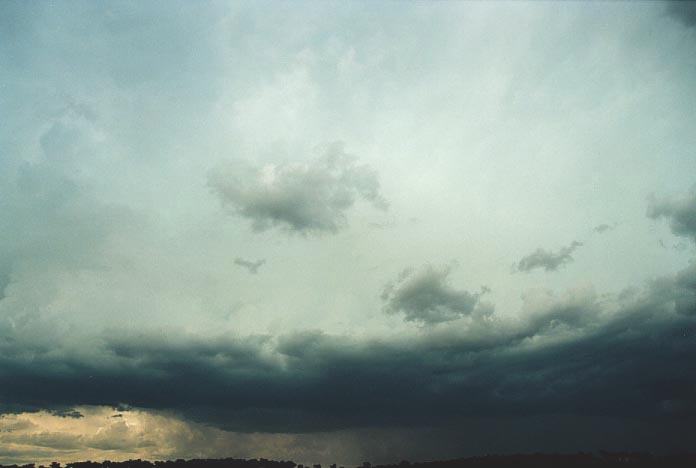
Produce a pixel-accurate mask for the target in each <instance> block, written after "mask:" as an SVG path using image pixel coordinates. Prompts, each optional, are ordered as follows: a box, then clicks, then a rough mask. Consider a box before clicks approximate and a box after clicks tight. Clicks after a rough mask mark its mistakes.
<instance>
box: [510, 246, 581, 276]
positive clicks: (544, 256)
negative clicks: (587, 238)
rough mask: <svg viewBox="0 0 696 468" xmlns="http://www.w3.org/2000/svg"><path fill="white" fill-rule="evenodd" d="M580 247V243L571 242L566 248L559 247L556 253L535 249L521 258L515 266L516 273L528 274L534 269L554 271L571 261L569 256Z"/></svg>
mask: <svg viewBox="0 0 696 468" xmlns="http://www.w3.org/2000/svg"><path fill="white" fill-rule="evenodd" d="M580 246H582V242H578V241H573V242H571V244H570V245H568V246H566V247H561V248H560V249H559V250H558V252H553V251H550V250H546V249H542V248H541V247H540V248H538V249H536V250H535V251H534V252H532V253H531V254H529V255H527V256H525V257H523V258H522V259H521V260H520V261H519V262H518V263H517V264H516V269H517V270H518V271H524V272H528V271H531V270H534V269H535V268H543V269H544V271H556V270H557V269H558V268H559V267H561V266H563V265H565V264H566V263H570V262H572V261H573V257H572V256H571V254H572V253H573V252H574V251H575V250H576V249H577V248H578V247H580Z"/></svg>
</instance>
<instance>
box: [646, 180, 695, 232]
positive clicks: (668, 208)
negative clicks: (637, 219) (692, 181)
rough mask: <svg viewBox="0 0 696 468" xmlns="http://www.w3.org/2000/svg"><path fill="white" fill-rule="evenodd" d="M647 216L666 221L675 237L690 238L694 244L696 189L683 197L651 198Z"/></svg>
mask: <svg viewBox="0 0 696 468" xmlns="http://www.w3.org/2000/svg"><path fill="white" fill-rule="evenodd" d="M648 216H649V217H650V218H652V219H660V218H664V219H666V220H667V221H668V222H669V227H670V229H671V230H672V232H673V233H674V234H675V235H677V236H684V237H690V238H691V239H692V240H693V241H695V242H696V188H694V189H692V190H691V191H690V192H689V193H687V194H684V195H683V196H677V197H665V198H657V197H655V196H652V197H651V198H650V200H649V206H648Z"/></svg>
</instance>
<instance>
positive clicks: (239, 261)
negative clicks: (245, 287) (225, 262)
mask: <svg viewBox="0 0 696 468" xmlns="http://www.w3.org/2000/svg"><path fill="white" fill-rule="evenodd" d="M264 263H266V259H265V258H262V259H261V260H256V261H255V262H254V261H251V260H245V259H243V258H241V257H237V258H235V259H234V264H235V265H239V266H241V267H244V268H246V269H247V270H248V271H249V273H251V274H252V275H255V274H256V273H258V271H259V268H261V266H262V265H263V264H264Z"/></svg>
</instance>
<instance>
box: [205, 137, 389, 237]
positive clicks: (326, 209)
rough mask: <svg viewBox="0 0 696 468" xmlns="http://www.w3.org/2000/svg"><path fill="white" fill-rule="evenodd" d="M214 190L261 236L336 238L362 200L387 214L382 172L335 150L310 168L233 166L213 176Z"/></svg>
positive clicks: (302, 165) (308, 165) (340, 148)
mask: <svg viewBox="0 0 696 468" xmlns="http://www.w3.org/2000/svg"><path fill="white" fill-rule="evenodd" d="M209 185H210V187H211V188H212V190H213V191H214V192H215V193H216V194H217V195H218V196H219V197H220V199H221V200H222V201H223V203H224V204H225V205H227V206H229V207H230V208H231V211H232V212H233V213H234V214H236V215H238V216H241V217H243V218H247V219H249V220H250V221H251V223H252V227H253V229H254V230H255V231H265V230H267V229H270V228H272V227H276V226H281V227H284V228H286V229H288V230H290V231H294V232H299V233H311V232H336V231H338V230H339V229H341V228H343V227H344V226H345V225H346V224H347V220H346V211H347V210H348V209H349V208H351V207H352V206H353V204H354V203H355V201H356V199H359V198H361V199H364V200H366V201H368V202H370V203H372V204H373V205H374V206H375V207H378V208H382V209H383V208H386V202H385V201H384V199H383V198H382V197H381V195H380V193H379V181H378V179H377V174H376V172H375V171H374V170H373V169H371V168H370V167H369V166H367V165H364V164H359V163H358V161H357V159H356V158H355V157H354V156H351V155H349V154H347V153H345V151H344V150H343V145H341V144H333V145H331V146H330V147H328V148H327V150H326V153H325V154H324V155H323V156H321V157H319V158H318V159H315V160H313V161H311V162H309V163H284V164H278V165H267V166H262V167H256V166H250V165H245V164H243V163H231V164H229V165H227V166H225V167H221V168H219V169H217V170H215V171H213V172H212V173H211V175H210V178H209Z"/></svg>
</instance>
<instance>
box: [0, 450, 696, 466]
mask: <svg viewBox="0 0 696 468" xmlns="http://www.w3.org/2000/svg"><path fill="white" fill-rule="evenodd" d="M627 466H628V467H635V468H642V467H646V468H647V467H650V468H652V467H655V468H657V467H659V468H682V467H684V468H686V467H689V468H693V467H696V452H695V453H684V454H672V455H652V454H650V453H637V452H600V453H599V454H592V453H576V454H542V453H535V454H516V455H486V456H480V457H471V458H458V459H454V460H442V461H428V462H409V461H402V462H400V463H397V464H387V465H372V464H370V463H369V462H364V463H363V464H362V465H360V466H358V467H356V468H459V467H464V468H467V467H495V468H498V467H500V468H506V467H510V468H512V467H530V468H532V467H534V468H547V467H548V468H563V467H572V468H575V467H578V468H579V467H627ZM0 468H322V467H321V465H301V464H296V463H295V462H292V461H284V460H283V461H274V460H266V459H264V458H261V459H250V460H245V459H237V458H222V459H193V460H183V459H178V460H174V461H155V462H150V461H147V460H140V459H137V460H127V461H123V462H113V461H109V460H105V461H103V462H93V461H82V462H73V463H67V464H66V465H64V466H61V464H60V463H57V462H53V463H51V464H50V465H48V466H44V465H38V467H37V465H36V464H34V463H29V464H25V465H0ZM328 468H354V467H343V466H340V467H337V466H336V465H335V464H333V465H330V466H329V467H328Z"/></svg>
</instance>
